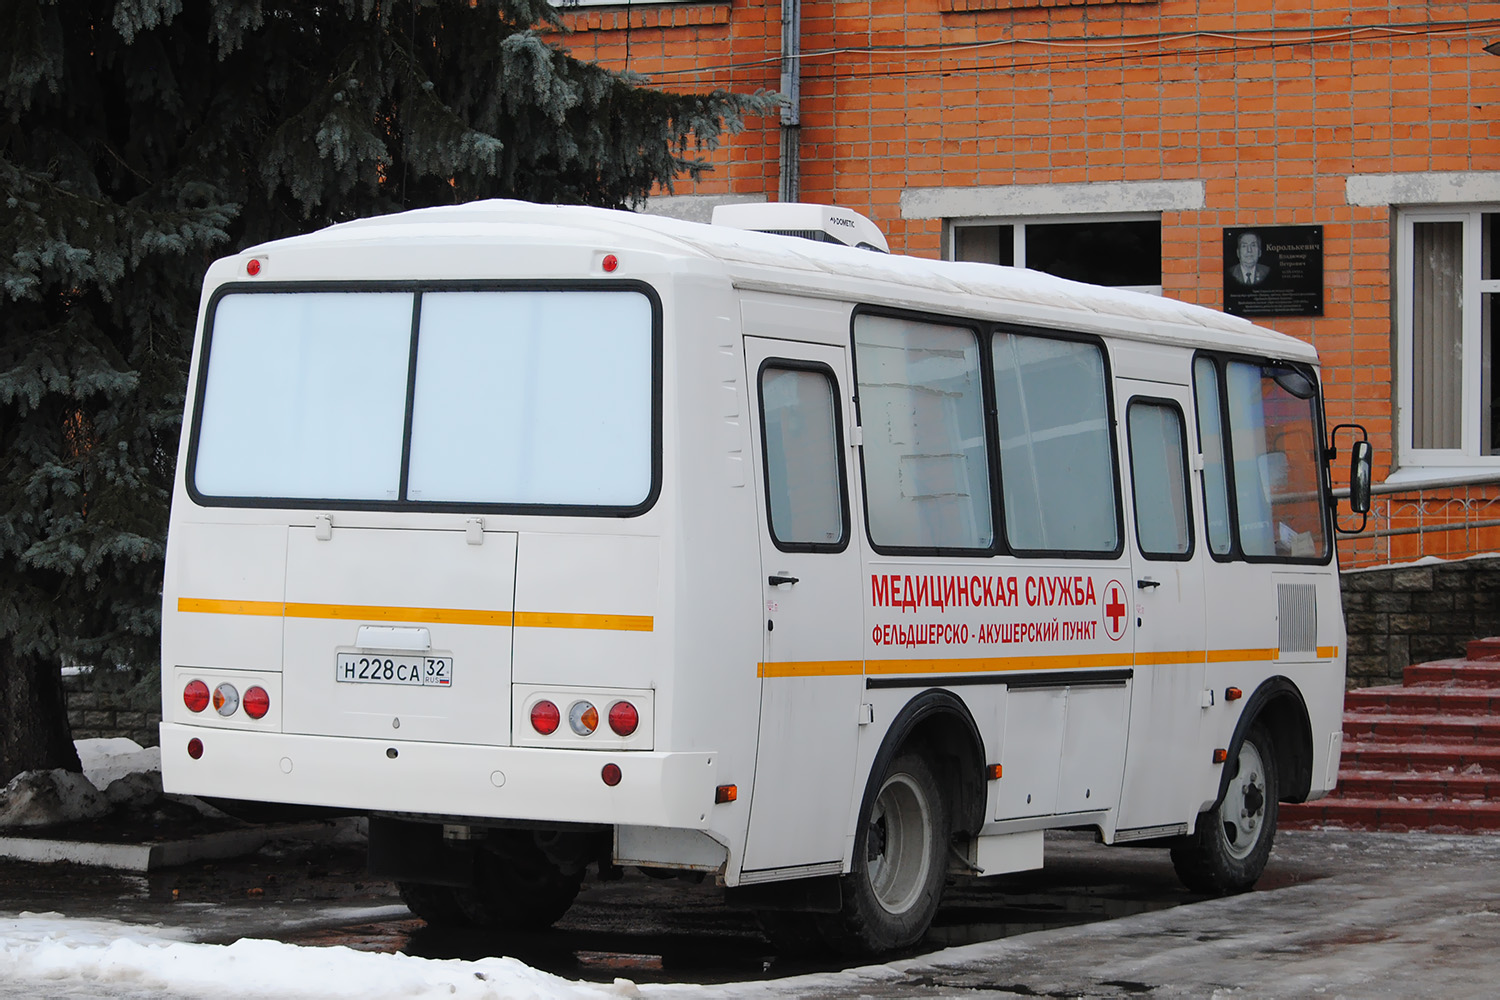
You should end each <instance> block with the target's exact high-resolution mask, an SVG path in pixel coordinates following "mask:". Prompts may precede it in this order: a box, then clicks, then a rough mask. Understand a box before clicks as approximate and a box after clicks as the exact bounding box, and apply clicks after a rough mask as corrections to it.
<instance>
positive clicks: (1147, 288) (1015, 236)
mask: <svg viewBox="0 0 1500 1000" xmlns="http://www.w3.org/2000/svg"><path fill="white" fill-rule="evenodd" d="M1161 215H1162V214H1161V213H1160V212H1110V213H1102V214H1088V215H1072V214H1057V215H1010V216H1006V215H994V216H974V217H971V218H953V219H947V220H945V224H946V229H947V232H946V234H945V235H946V239H945V240H944V243H945V245H946V256H947V258H948V259H949V260H957V259H958V234H957V232H956V230H958V229H962V228H967V227H969V226H1010V227H1011V240H1012V246H1013V259H1014V260H1015V265H1014V266H1016V267H1025V266H1026V227H1027V226H1035V225H1071V224H1074V223H1089V222H1155V223H1156V224H1157V225H1160V224H1161ZM1112 287H1115V288H1123V289H1125V290H1126V291H1131V292H1145V293H1147V294H1149V295H1161V294H1162V286H1161V285H1159V284H1157V285H1115V286H1112Z"/></svg>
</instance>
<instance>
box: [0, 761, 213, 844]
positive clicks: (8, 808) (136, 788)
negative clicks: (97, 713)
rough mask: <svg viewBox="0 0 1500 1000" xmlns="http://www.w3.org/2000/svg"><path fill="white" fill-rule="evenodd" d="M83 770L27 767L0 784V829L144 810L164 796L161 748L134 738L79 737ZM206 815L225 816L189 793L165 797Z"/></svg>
mask: <svg viewBox="0 0 1500 1000" xmlns="http://www.w3.org/2000/svg"><path fill="white" fill-rule="evenodd" d="M75 746H76V747H77V748H78V759H79V761H80V762H81V763H82V764H83V773H82V774H77V773H74V772H72V771H64V770H61V769H58V770H53V771H22V772H21V773H20V774H18V775H16V776H15V777H14V778H12V779H11V782H10V784H8V785H6V786H5V788H4V789H0V830H4V829H7V828H24V827H39V826H50V825H53V824H56V823H72V822H76V821H78V820H88V819H99V818H100V817H102V816H107V815H109V814H110V813H111V812H115V811H123V810H143V809H147V808H149V807H151V806H152V805H154V804H156V802H157V801H158V800H160V799H161V798H163V795H162V790H161V748H160V747H151V748H149V749H143V748H142V747H141V745H140V744H139V743H137V742H135V741H134V740H127V739H107V740H79V741H77V743H76V744H75ZM166 798H169V799H172V800H174V801H178V802H181V803H183V804H184V805H187V806H190V807H191V808H192V809H193V810H194V811H196V812H198V813H200V814H202V815H205V816H218V815H222V814H220V813H219V812H218V810H216V809H214V808H212V807H211V806H209V805H208V804H207V803H204V802H200V801H199V800H197V799H193V798H191V797H189V796H166Z"/></svg>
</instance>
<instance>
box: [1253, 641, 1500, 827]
mask: <svg viewBox="0 0 1500 1000" xmlns="http://www.w3.org/2000/svg"><path fill="white" fill-rule="evenodd" d="M1466 652H1467V656H1465V657H1464V658H1463V659H1457V660H1439V661H1436V662H1433V663H1421V664H1415V665H1413V666H1409V667H1407V668H1406V670H1405V672H1404V677H1403V680H1404V683H1403V684H1402V685H1400V686H1394V685H1393V686H1388V687H1376V688H1365V689H1362V690H1357V691H1350V692H1348V694H1347V695H1346V696H1345V700H1344V709H1345V711H1344V754H1343V758H1342V760H1341V762H1340V770H1339V787H1338V788H1337V789H1335V790H1334V792H1333V793H1332V794H1331V795H1329V796H1328V797H1327V798H1324V799H1320V800H1319V801H1317V802H1310V803H1305V804H1302V805H1283V806H1282V807H1281V824H1282V825H1283V826H1285V827H1287V828H1289V829H1298V828H1301V829H1307V828H1311V827H1319V826H1333V827H1343V828H1346V829H1362V830H1388V831H1407V830H1430V831H1436V832H1465V833H1483V832H1496V833H1500V638H1492V639H1480V640H1477V641H1475V642H1471V643H1469V645H1468V648H1467V650H1466Z"/></svg>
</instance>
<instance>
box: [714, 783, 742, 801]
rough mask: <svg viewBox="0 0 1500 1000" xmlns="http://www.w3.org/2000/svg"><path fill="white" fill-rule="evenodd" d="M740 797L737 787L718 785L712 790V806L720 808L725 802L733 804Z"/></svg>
mask: <svg viewBox="0 0 1500 1000" xmlns="http://www.w3.org/2000/svg"><path fill="white" fill-rule="evenodd" d="M739 797H740V789H739V786H738V785H720V786H719V787H718V788H715V789H714V805H716V806H721V805H723V804H724V803H726V802H733V801H734V800H735V799H738V798H739Z"/></svg>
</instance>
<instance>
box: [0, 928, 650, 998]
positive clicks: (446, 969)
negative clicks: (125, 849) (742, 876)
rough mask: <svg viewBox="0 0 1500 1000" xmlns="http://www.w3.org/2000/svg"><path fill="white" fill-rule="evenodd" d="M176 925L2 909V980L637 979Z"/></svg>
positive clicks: (493, 987) (602, 989) (386, 989)
mask: <svg viewBox="0 0 1500 1000" xmlns="http://www.w3.org/2000/svg"><path fill="white" fill-rule="evenodd" d="M185 934H186V932H185V931H182V930H178V931H171V930H165V929H162V928H156V927H141V926H136V925H131V924H122V923H116V922H113V921H107V920H77V919H71V918H68V917H63V916H61V915H59V914H56V913H44V914H35V913H22V914H19V915H18V916H16V917H11V918H0V983H4V982H9V983H12V984H19V983H35V984H37V985H38V986H39V987H40V986H46V987H47V988H49V989H50V988H52V987H54V986H69V985H78V984H85V985H88V986H90V987H93V988H96V989H97V992H98V995H100V996H108V995H110V993H111V992H112V990H113V989H114V988H120V989H124V990H132V991H139V990H159V991H161V992H162V993H170V994H172V995H174V996H190V997H192V996H196V997H234V998H235V1000H254V998H261V997H268V998H269V997H275V998H287V1000H290V998H298V997H309V998H312V997H316V998H319V1000H339V998H343V997H348V998H351V1000H356V998H357V1000H385V998H390V1000H424V998H429V997H432V998H436V997H442V998H445V1000H543V998H545V1000H620V998H622V997H638V996H641V993H640V992H639V990H637V988H636V986H635V984H633V983H631V982H630V981H628V980H624V979H617V980H616V981H615V982H614V983H613V984H610V985H603V984H595V983H582V982H574V981H571V980H567V979H563V978H561V977H558V976H553V975H550V974H548V973H545V972H538V971H537V970H535V969H533V968H531V967H530V966H527V965H524V964H523V963H521V962H518V961H516V960H515V959H511V958H486V959H481V960H479V961H474V962H466V961H459V960H448V959H441V960H440V959H430V958H414V957H412V956H409V955H385V954H375V953H371V952H362V951H355V950H354V949H352V948H344V947H332V948H328V947H323V948H305V947H298V946H296V945H289V944H281V943H279V942H275V941H258V940H250V939H246V940H240V941H236V942H235V943H234V944H229V945H217V944H194V943H190V942H187V941H183V940H180V939H179V938H180V937H182V936H185Z"/></svg>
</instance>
